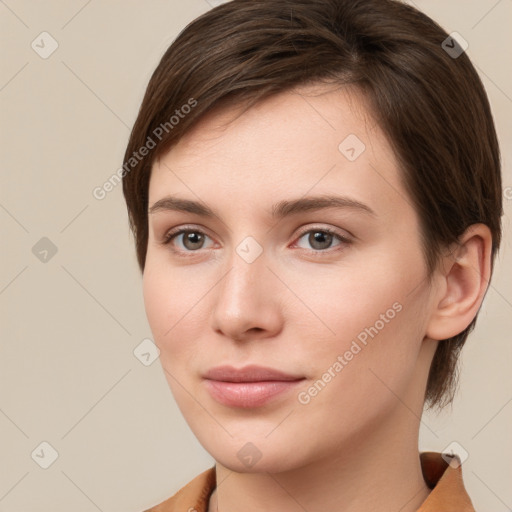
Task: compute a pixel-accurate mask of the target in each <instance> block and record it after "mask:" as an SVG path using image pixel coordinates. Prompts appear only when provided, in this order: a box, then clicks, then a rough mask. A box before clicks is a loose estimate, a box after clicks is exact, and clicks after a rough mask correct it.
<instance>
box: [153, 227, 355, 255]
mask: <svg viewBox="0 0 512 512" xmlns="http://www.w3.org/2000/svg"><path fill="white" fill-rule="evenodd" d="M310 232H320V233H327V234H329V235H332V236H334V237H335V238H337V239H338V240H339V241H340V242H341V243H340V245H343V244H346V245H349V244H351V243H352V240H350V239H349V238H347V237H345V236H343V235H341V234H340V233H338V232H337V231H336V230H333V229H330V228H319V227H313V228H308V229H304V230H303V231H301V232H300V233H299V234H298V235H297V240H300V239H301V238H302V237H303V236H304V235H305V234H307V233H310ZM184 233H199V234H201V235H203V236H205V237H208V235H207V234H206V233H205V232H204V231H203V230H201V229H198V228H195V227H192V226H190V227H188V226H186V227H184V228H180V229H177V230H172V231H169V232H168V233H167V234H166V235H165V236H164V239H163V240H162V242H161V243H162V245H170V243H171V241H172V240H173V239H174V238H177V237H178V236H179V235H182V234H184ZM208 238H210V237H208ZM336 247H338V249H336V248H334V249H333V250H331V249H332V248H328V249H324V250H318V249H303V250H305V251H307V252H309V253H313V254H314V255H315V256H320V257H322V256H324V255H326V256H327V255H330V254H332V252H335V251H339V250H343V249H340V248H339V246H336ZM171 250H172V251H173V252H174V253H175V254H177V255H178V256H180V257H184V258H189V257H193V256H194V255H195V253H198V252H199V251H200V250H201V249H198V250H197V251H182V250H178V249H175V248H172V249H171ZM184 253H185V254H184Z"/></svg>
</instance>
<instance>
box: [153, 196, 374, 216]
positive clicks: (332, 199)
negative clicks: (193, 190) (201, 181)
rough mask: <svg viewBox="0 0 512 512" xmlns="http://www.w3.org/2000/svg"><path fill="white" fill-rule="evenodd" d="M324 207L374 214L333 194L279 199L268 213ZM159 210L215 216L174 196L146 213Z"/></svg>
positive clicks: (160, 202)
mask: <svg viewBox="0 0 512 512" xmlns="http://www.w3.org/2000/svg"><path fill="white" fill-rule="evenodd" d="M325 208H343V209H345V208H346V209H351V210H357V211H360V212H362V213H365V214H368V215H372V216H375V215H376V213H375V212H374V211H373V210H372V209H371V208H370V207H369V206H368V205H366V204H364V203H361V202H360V201H357V200H355V199H352V198H350V197H344V196H333V195H323V196H314V197H301V198H299V199H293V200H288V201H286V200H285V201H279V202H278V203H276V204H275V205H273V206H272V208H271V210H270V212H269V213H270V216H271V217H272V218H274V219H280V218H284V217H287V216H289V215H295V214H298V213H302V212H306V211H310V210H320V209H325ZM159 211H181V212H188V213H193V214H196V215H200V216H201V217H216V216H217V215H215V213H214V211H213V210H212V209H211V208H209V207H208V206H206V205H204V204H202V203H200V202H198V201H192V200H190V199H182V198H179V197H176V196H166V197H163V198H162V199H159V200H158V201H156V202H155V203H154V204H153V205H152V206H151V207H150V208H149V210H148V213H149V214H153V213H155V212H159Z"/></svg>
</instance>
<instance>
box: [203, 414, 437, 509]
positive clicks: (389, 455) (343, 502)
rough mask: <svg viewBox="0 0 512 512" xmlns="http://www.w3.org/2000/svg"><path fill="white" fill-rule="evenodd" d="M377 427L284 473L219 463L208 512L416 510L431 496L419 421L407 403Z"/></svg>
mask: <svg viewBox="0 0 512 512" xmlns="http://www.w3.org/2000/svg"><path fill="white" fill-rule="evenodd" d="M395 413H396V414H393V415H392V418H389V419H388V420H387V421H385V422H383V423H381V425H380V427H379V429H378V430H377V431H375V430H374V431H373V432H372V436H371V438H369V437H368V433H367V432H365V433H360V434H359V437H358V439H351V440H350V443H347V445H349V446H343V447H340V449H339V450H338V452H337V453H336V454H331V455H330V456H329V457H324V458H319V459H317V460H315V461H313V462H311V463H310V464H308V465H307V466H303V467H300V468H294V469H291V470H287V471H284V472H279V473H269V472H264V473H237V472H234V471H231V470H229V469H228V468H226V467H224V466H222V464H219V463H217V464H216V475H217V488H216V490H215V492H214V493H213V495H212V497H211V499H210V506H209V508H208V511H209V512H217V511H218V512H235V511H237V510H240V504H241V503H243V508H244V511H245V512H261V510H265V511H267V512H273V511H279V512H299V511H300V512H303V511H304V510H308V512H320V511H325V510H336V511H337V512H362V511H367V510H368V511H369V510H379V512H388V511H389V512H396V511H397V510H400V512H414V511H417V510H418V508H419V507H420V505H421V504H422V503H423V501H425V499H426V498H427V496H428V494H429V492H430V491H429V489H428V487H427V486H426V484H425V482H424V479H423V476H422V472H421V464H420V459H419V452H418V430H419V421H418V419H417V418H416V417H415V416H414V415H412V414H411V411H410V410H409V409H407V408H406V407H404V406H403V405H402V404H398V405H397V409H396V411H395Z"/></svg>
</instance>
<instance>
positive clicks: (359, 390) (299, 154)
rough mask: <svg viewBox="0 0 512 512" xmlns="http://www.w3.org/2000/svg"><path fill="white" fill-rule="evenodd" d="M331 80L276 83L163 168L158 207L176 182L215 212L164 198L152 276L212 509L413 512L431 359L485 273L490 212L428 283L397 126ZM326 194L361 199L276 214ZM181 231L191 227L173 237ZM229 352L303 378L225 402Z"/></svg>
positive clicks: (194, 138) (169, 372)
mask: <svg viewBox="0 0 512 512" xmlns="http://www.w3.org/2000/svg"><path fill="white" fill-rule="evenodd" d="M319 91H320V89H318V90H316V89H314V88H312V87H311V86H310V87H308V88H305V87H302V88H300V89H297V90H296V91H291V92H286V93H281V94H279V95H277V96H274V97H272V98H270V99H268V100H265V101H263V102H261V103H259V104H258V105H256V106H255V107H252V108H251V109H250V110H249V111H248V112H246V113H244V114H243V115H241V116H240V117H238V118H237V119H234V116H235V114H236V113H237V112H238V111H237V110H235V109H231V108H229V109H222V110H221V111H214V112H212V113H210V114H209V115H208V116H206V117H204V118H203V119H202V120H201V121H200V123H199V124H198V125H196V126H195V127H194V128H193V129H192V130H191V131H189V132H188V133H187V134H186V135H185V137H184V138H182V139H181V140H180V142H179V143H178V144H177V145H175V146H174V147H173V148H171V150H170V151H169V152H168V153H167V154H166V155H164V156H163V157H162V158H161V159H160V160H159V161H157V162H155V164H154V165H153V168H152V174H151V180H150V186H149V208H150V210H151V207H152V206H153V205H155V203H156V202H157V201H159V200H161V199H162V198H164V197H166V196H168V195H172V196H174V197H179V198H182V199H188V200H191V201H198V202H199V203H201V205H203V206H208V207H209V208H210V209H211V210H213V212H214V216H211V217H207V216H202V215H199V214H198V213H190V212H184V211H175V210H171V209H165V208H159V209H156V208H155V209H153V211H152V213H150V214H149V241H148V248H147V259H146V265H145V269H144V275H143V290H144V301H145V307H146V313H147V316H148V320H149V323H150V326H151V329H152V332H153V335H154V339H155V342H156V344H157V345H158V347H159V349H160V359H161V364H162V366H163V368H164V370H165V375H166V378H167V380H168V383H169V386H170V388H171V390H172V392H173V394H174V397H175V399H176V401H177V404H178V406H179V408H180V410H181V412H182V413H183V415H184V417H185V419H186V421H187V422H188V424H189V426H190V428H191V429H192V431H193V432H194V434H195V435H196V437H197V438H198V440H199V441H200V442H201V444H202V445H203V446H204V448H205V449H206V450H207V451H208V452H209V453H210V454H211V455H212V457H213V458H214V459H215V461H216V472H217V489H216V490H215V492H214V493H213V495H212V496H211V498H210V502H209V510H210V511H215V510H221V511H222V512H234V511H236V510H239V509H240V504H242V503H243V509H244V511H246V512H256V511H261V510H266V511H268V512H273V511H280V512H295V511H297V512H298V511H303V510H308V512H319V511H324V510H336V511H343V512H355V511H358V512H361V511H364V510H379V511H380V512H387V511H389V512H391V511H393V512H396V511H398V510H400V511H401V512H410V511H411V512H412V511H415V510H417V509H418V507H419V506H420V505H421V503H422V502H423V501H424V500H425V499H426V498H427V496H428V493H429V489H428V488H427V487H426V485H425V483H424V480H423V477H422V473H421V467H420V462H419V457H418V430H419V422H420V418H421V414H422V410H423V397H424V392H425V386H426V381H427V377H428V370H429V367H430V363H431V360H432V357H433V355H434V352H435V349H436V347H437V344H438V340H442V339H446V338H448V337H450V336H452V335H454V334H457V333H458V332H461V331H462V330H463V329H464V328H465V327H466V326H467V325H468V324H469V323H470V322H471V320H472V318H473V317H474V316H475V314H476V313H477V311H478V308H479V306H480V303H481V301H482V298H483V295H484V293H485V289H486V286H487V282H488V279H489V274H490V264H489V261H490V242H491V240H490V234H489V230H488V229H487V228H486V227H485V226H483V225H475V226H472V228H471V230H468V231H467V232H466V233H465V235H464V237H463V238H462V239H461V244H460V247H454V248H451V252H450V253H448V252H447V255H446V256H445V257H444V258H443V259H442V261H441V262H440V265H439V269H438V270H437V271H436V272H435V274H434V276H433V279H432V281H431V282H429V281H428V280H427V279H426V276H427V272H426V266H425V258H424V254H423V251H422V247H421V243H420V235H419V232H420V231H419V220H418V216H417V214H416V212H415V210H414V208H413V206H412V202H411V200H410V199H409V198H408V195H407V193H406V191H405V189H404V186H403V184H402V183H401V180H400V174H399V169H398V164H397V161H396V158H395V156H394V154H393V151H392V150H391V148H390V146H389V144H388V142H387V140H386V138H385V136H384V135H383V133H382V131H381V130H380V129H379V127H378V126H377V125H376V123H375V122H373V121H372V119H371V117H370V116H369V115H368V111H367V109H366V106H365V103H364V101H363V98H362V97H361V96H360V95H359V94H358V93H357V91H356V90H351V91H350V90H348V89H344V90H338V91H333V90H325V91H324V90H322V91H321V92H322V94H321V95H320V94H318V92H319ZM297 92H300V94H297ZM313 92H314V94H315V95H314V96H313V95H312V94H311V93H313ZM228 121H232V122H230V123H228ZM349 134H355V135H356V136H357V137H358V138H359V139H360V140H361V141H362V142H363V143H364V144H365V146H366V149H365V150H364V151H363V152H362V153H361V154H360V156H358V157H357V158H356V159H355V160H354V161H350V160H349V159H348V158H346V156H345V155H344V154H342V152H340V150H339V149H338V146H339V144H340V143H341V142H342V141H343V140H344V139H345V138H346V137H347V136H348V135H349ZM324 195H336V196H344V197H346V198H350V200H352V201H357V202H358V203H361V204H363V205H365V206H366V207H367V208H364V207H355V206H347V205H345V206H343V207H331V208H325V209H312V210H307V211H300V212H296V213H293V214H289V215H286V216H284V217H282V218H272V217H271V216H270V212H271V209H272V206H273V205H275V204H276V203H279V202H280V201H284V200H287V201H291V200H295V199H298V198H303V197H312V196H324ZM368 209H371V211H372V212H373V213H370V212H369V211H368ZM173 228H187V229H189V230H190V231H193V232H194V233H196V236H195V238H194V237H192V239H191V240H187V239H186V238H185V235H183V234H182V235H178V236H176V237H175V238H173V239H171V241H170V242H169V243H167V244H164V243H163V241H164V238H165V235H166V234H168V233H169V231H170V230H171V229H173ZM325 229H331V230H334V231H335V235H333V236H331V237H330V236H329V234H327V233H325V232H324V231H322V230H325ZM197 230H199V233H197ZM318 231H320V238H316V239H315V238H313V235H314V233H316V232H318ZM200 233H204V235H203V238H201V236H200ZM322 234H323V238H322ZM337 235H338V236H341V237H344V238H345V239H347V240H348V241H343V239H340V238H338V236H337ZM246 237H253V238H254V239H255V240H256V241H257V243H258V244H259V246H260V247H261V249H262V252H261V254H260V255H259V256H258V257H257V258H256V259H255V260H254V261H252V262H250V263H249V262H248V261H247V260H246V259H244V258H243V257H241V255H240V254H243V253H242V252H240V253H238V252H237V247H238V246H239V244H240V243H241V242H242V241H243V240H244V239H245V238H246ZM315 240H317V241H315ZM241 247H243V248H245V249H247V247H248V246H247V245H246V244H245V242H244V244H242V246H241ZM250 247H251V249H250V251H253V250H254V246H250ZM180 255H181V256H180ZM393 305H395V306H394V308H393ZM398 310H399V311H398ZM390 311H391V312H390ZM371 326H373V327H374V331H372V332H373V334H374V336H373V337H368V338H367V344H366V345H363V344H361V343H358V344H359V346H360V348H361V350H360V351H358V352H357V353H356V354H355V355H353V357H350V354H348V355H347V356H346V357H345V356H344V355H345V354H346V353H347V351H349V352H350V348H351V346H352V347H353V346H354V345H353V342H354V340H356V341H357V340H358V335H359V336H360V337H361V336H362V337H364V334H363V335H362V334H361V333H363V332H367V331H365V329H368V328H370V327H371ZM375 331H377V332H375ZM359 339H360V338H359ZM338 356H343V357H344V359H343V361H344V363H343V368H342V370H341V371H338V370H335V371H333V364H334V363H335V362H336V361H339V359H337V358H338ZM224 364H228V365H231V366H234V367H236V368H241V367H244V366H246V365H249V364H257V365H260V366H266V367H271V368H274V369H278V370H281V371H284V372H286V373H290V374H293V375H296V376H300V377H302V378H303V380H302V381H301V382H300V383H298V384H297V386H296V387H293V388H292V389H291V390H289V391H285V392H284V393H281V394H280V395H277V396H276V397H274V398H273V399H272V400H270V401H268V402H267V403H265V404H264V405H260V406H253V407H237V406H230V405H225V404H223V403H219V402H218V401H217V400H216V399H215V398H214V397H212V395H211V393H210V392H209V391H208V387H207V385H206V382H205V379H204V378H203V375H204V373H205V372H206V371H207V370H209V369H211V368H213V367H215V366H219V365H224ZM329 368H331V373H330V377H331V378H330V379H329V377H325V374H326V372H328V369H329ZM338 368H339V367H338ZM323 376H324V377H323ZM319 379H323V382H324V383H325V386H323V387H322V389H321V391H319V392H318V391H317V392H316V393H315V390H314V389H313V390H312V391H311V388H312V386H313V387H314V384H315V382H317V381H318V380H319ZM308 390H310V391H308ZM301 392H302V395H301V396H302V397H303V401H302V402H301V401H300V400H299V398H298V397H299V393H301ZM304 397H309V401H308V402H307V403H304V402H305V401H306V400H305V399H304ZM246 443H252V445H254V447H256V449H255V448H250V450H253V454H254V453H259V454H260V456H261V458H259V460H258V461H257V462H256V463H255V464H254V465H253V466H250V467H249V466H248V465H247V464H246V463H244V461H243V459H242V458H241V457H239V456H237V453H238V452H239V450H240V449H241V448H242V447H244V446H245V445H246ZM252 445H251V446H252Z"/></svg>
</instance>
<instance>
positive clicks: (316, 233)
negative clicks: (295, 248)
mask: <svg viewBox="0 0 512 512" xmlns="http://www.w3.org/2000/svg"><path fill="white" fill-rule="evenodd" d="M306 235H308V236H307V238H306V243H308V244H309V245H310V247H312V250H313V251H315V252H319V251H320V252H325V251H326V249H331V248H332V247H333V246H332V243H333V241H335V240H336V239H337V240H338V241H339V242H340V243H338V244H337V245H336V246H334V247H338V246H342V245H346V244H349V243H350V240H349V239H348V238H347V237H345V236H343V235H342V234H341V233H338V232H336V231H335V230H332V229H329V228H314V229H311V228H310V229H308V230H307V231H303V232H302V234H301V235H300V237H299V239H298V241H300V240H301V239H302V238H305V237H306ZM297 243H298V242H297ZM299 247H301V246H300V245H299ZM302 248H303V249H307V247H302Z"/></svg>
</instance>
